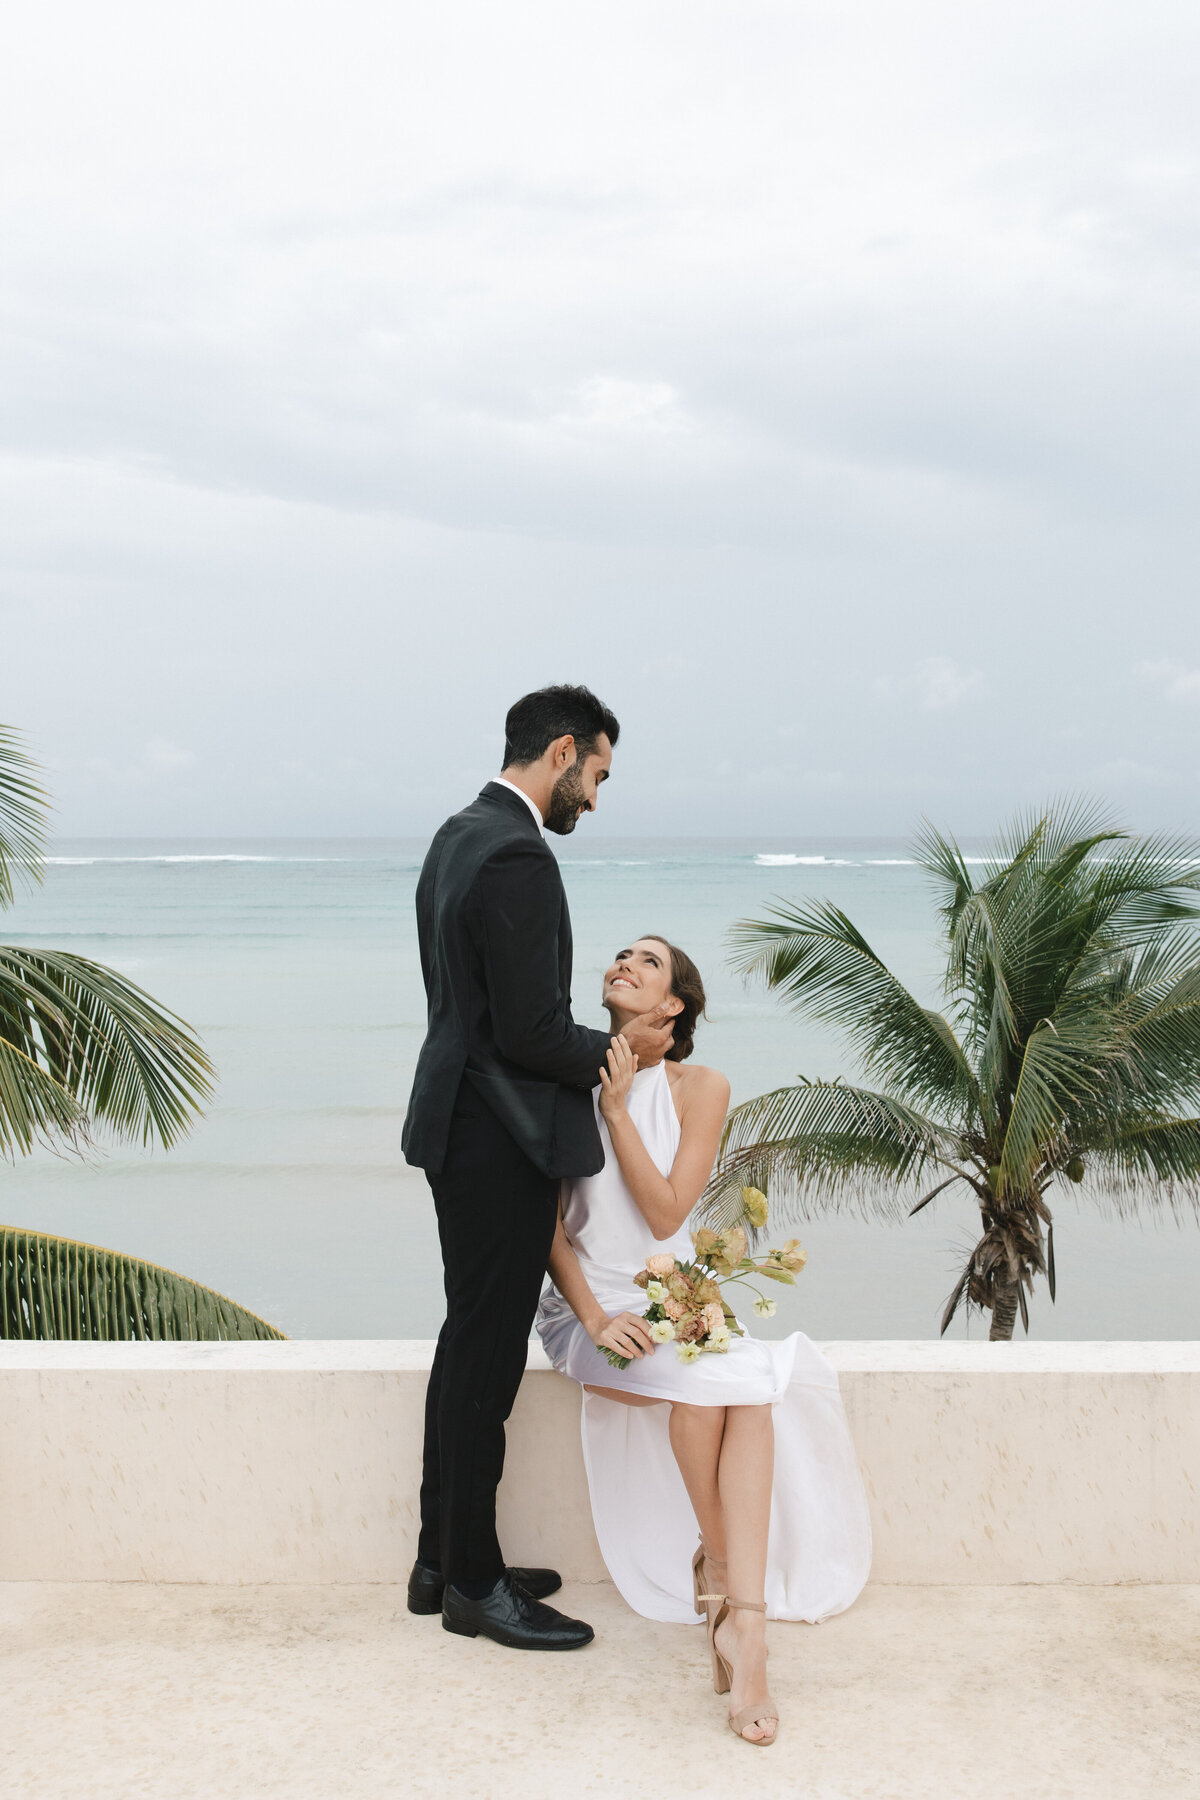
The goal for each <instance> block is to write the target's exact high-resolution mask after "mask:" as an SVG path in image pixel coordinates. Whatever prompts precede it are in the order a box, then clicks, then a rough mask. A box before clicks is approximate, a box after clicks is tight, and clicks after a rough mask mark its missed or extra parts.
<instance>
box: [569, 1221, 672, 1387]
mask: <svg viewBox="0 0 1200 1800" xmlns="http://www.w3.org/2000/svg"><path fill="white" fill-rule="evenodd" d="M546 1267H547V1270H548V1272H549V1275H550V1279H551V1281H552V1282H553V1283H554V1285H555V1287H556V1288H557V1289H558V1291H559V1293H560V1294H561V1295H562V1297H563V1299H564V1300H565V1301H566V1303H567V1305H568V1306H569V1307H570V1309H571V1311H572V1312H573V1313H574V1314H575V1317H576V1318H577V1319H578V1320H579V1323H580V1324H581V1325H582V1326H583V1329H584V1330H585V1331H586V1332H587V1334H588V1336H589V1337H590V1338H591V1340H592V1342H593V1344H595V1345H596V1346H597V1347H598V1348H599V1349H601V1350H616V1351H617V1352H618V1353H619V1354H620V1355H621V1356H631V1357H637V1356H643V1355H650V1356H652V1355H653V1354H654V1340H653V1339H652V1338H651V1336H650V1332H649V1330H648V1329H647V1326H646V1321H645V1320H644V1319H639V1318H638V1316H637V1314H636V1313H627V1312H625V1313H615V1314H613V1315H612V1317H611V1318H610V1316H609V1315H608V1313H606V1312H605V1310H604V1308H603V1307H602V1306H601V1305H600V1302H599V1301H598V1300H597V1299H596V1296H595V1294H593V1292H592V1290H591V1288H590V1287H589V1286H588V1284H587V1281H586V1279H585V1277H584V1273H583V1270H582V1269H581V1268H580V1267H579V1258H578V1257H577V1256H576V1254H575V1251H574V1250H573V1248H572V1246H571V1240H570V1238H569V1237H568V1236H567V1233H566V1228H565V1226H564V1225H563V1219H562V1205H561V1203H560V1205H559V1209H558V1223H557V1225H556V1226H555V1227H554V1242H553V1243H552V1244H551V1246H550V1259H549V1261H548V1263H547V1264H546Z"/></svg>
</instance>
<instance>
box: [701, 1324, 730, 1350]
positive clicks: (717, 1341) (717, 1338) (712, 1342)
mask: <svg viewBox="0 0 1200 1800" xmlns="http://www.w3.org/2000/svg"><path fill="white" fill-rule="evenodd" d="M732 1342H733V1334H732V1332H731V1331H730V1330H729V1328H728V1326H726V1325H722V1327H721V1329H720V1331H710V1332H709V1334H708V1346H707V1347H708V1349H710V1350H716V1351H717V1352H718V1353H719V1354H720V1355H724V1353H725V1351H726V1350H728V1348H729V1346H730V1344H732Z"/></svg>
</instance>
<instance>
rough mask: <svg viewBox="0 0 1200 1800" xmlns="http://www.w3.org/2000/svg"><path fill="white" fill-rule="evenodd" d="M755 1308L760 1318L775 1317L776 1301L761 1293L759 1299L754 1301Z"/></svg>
mask: <svg viewBox="0 0 1200 1800" xmlns="http://www.w3.org/2000/svg"><path fill="white" fill-rule="evenodd" d="M754 1310H755V1312H756V1313H757V1314H758V1316H759V1318H760V1319H773V1318H774V1317H775V1302H774V1301H773V1300H768V1299H766V1298H765V1296H764V1295H762V1294H760V1295H759V1297H758V1299H757V1300H756V1301H755V1302H754Z"/></svg>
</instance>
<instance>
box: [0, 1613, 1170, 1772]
mask: <svg viewBox="0 0 1200 1800" xmlns="http://www.w3.org/2000/svg"><path fill="white" fill-rule="evenodd" d="M560 1603H561V1604H563V1605H564V1606H565V1610H568V1611H571V1612H574V1613H575V1614H577V1615H578V1616H582V1617H584V1618H587V1619H589V1620H591V1622H592V1623H593V1624H594V1625H595V1626H596V1628H597V1642H596V1643H595V1644H594V1645H592V1646H591V1647H590V1648H588V1649H586V1650H583V1651H578V1652H574V1653H572V1654H570V1655H559V1656H544V1655H541V1656H538V1655H530V1654H520V1653H517V1652H513V1651H506V1650H501V1649H499V1648H497V1647H496V1646H494V1645H492V1644H489V1643H486V1642H484V1641H483V1640H475V1641H468V1640H464V1639H461V1638H455V1637H451V1636H449V1635H448V1634H447V1633H445V1632H443V1630H442V1629H441V1625H440V1623H439V1621H438V1620H437V1619H414V1618H410V1616H409V1614H408V1613H407V1612H406V1611H405V1608H404V1594H403V1590H402V1589H400V1588H392V1587H241V1588H220V1587H190V1586H188V1587H183V1586H181V1587H168V1586H139V1585H134V1584H122V1585H117V1584H103V1585H101V1584H97V1585H90V1584H89V1585H79V1584H72V1585H69V1586H68V1585H61V1586H60V1585H50V1584H19V1585H18V1584H14V1585H9V1586H3V1587H0V1661H2V1670H0V1681H2V1691H3V1696H4V1704H3V1715H2V1716H3V1727H2V1730H0V1792H2V1793H3V1795H4V1796H5V1800H58V1797H59V1796H64V1797H69V1800H110V1797H112V1800H116V1797H117V1796H120V1797H121V1800H191V1797H192V1796H195V1797H196V1800H201V1797H202V1800H243V1797H244V1800H276V1797H278V1800H343V1797H345V1800H384V1796H387V1797H388V1800H392V1797H397V1800H399V1797H403V1800H458V1797H460V1796H462V1797H463V1800H468V1797H470V1800H473V1797H475V1796H479V1797H480V1800H496V1797H504V1796H508V1795H512V1796H521V1800H541V1797H542V1796H549V1795H552V1796H555V1800H577V1797H580V1796H592V1795H595V1796H602V1797H603V1800H642V1797H643V1796H654V1797H655V1800H657V1797H658V1796H660V1795H663V1796H665V1795H668V1794H670V1795H676V1794H681V1795H687V1796H689V1800H709V1797H710V1796H711V1797H712V1800H717V1797H720V1800H726V1797H728V1796H738V1797H740V1796H742V1795H747V1796H750V1795H759V1794H762V1795H793V1794H794V1795H797V1796H799V1795H803V1796H805V1797H806V1800H868V1797H869V1800H910V1797H911V1800H931V1797H934V1796H936V1797H937V1800H959V1797H960V1796H961V1797H962V1800H966V1797H967V1796H970V1800H993V1797H994V1800H1017V1797H1020V1800H1060V1797H1061V1800H1076V1797H1077V1796H1086V1797H1087V1800H1140V1797H1141V1796H1153V1797H1154V1800H1174V1797H1175V1796H1179V1797H1180V1800H1183V1797H1184V1796H1187V1797H1188V1800H1196V1796H1197V1795H1200V1701H1198V1699H1197V1695H1198V1694H1200V1587H1128V1588H1119V1587H1109V1588H1083V1587H1079V1588H1075V1587H1070V1588H1068V1587H1004V1588H981V1587H973V1588H972V1587H941V1588H939V1587H871V1588H868V1590H867V1592H866V1594H865V1595H864V1596H863V1598H862V1599H861V1600H860V1601H859V1603H858V1605H857V1606H855V1607H854V1608H853V1610H852V1611H851V1612H849V1613H847V1614H846V1615H845V1616H844V1617H842V1618H840V1619H834V1620H831V1621H830V1622H829V1623H828V1624H826V1625H822V1626H820V1627H817V1628H815V1629H814V1628H811V1627H807V1626H802V1625H772V1626H771V1627H770V1628H769V1629H770V1632H771V1643H772V1647H773V1656H772V1670H773V1676H772V1679H773V1686H774V1689H775V1695H776V1698H777V1699H778V1701H779V1702H780V1706H781V1710H782V1712H783V1725H782V1727H781V1729H780V1735H779V1740H778V1742H777V1743H776V1745H775V1746H774V1748H772V1749H771V1750H754V1749H751V1748H750V1747H749V1746H748V1745H743V1744H739V1743H737V1742H736V1740H735V1739H734V1738H733V1737H732V1735H731V1734H730V1733H729V1732H728V1730H727V1729H726V1728H725V1726H724V1724H723V1716H722V1702H721V1701H720V1700H718V1699H717V1698H716V1696H715V1695H714V1694H713V1693H712V1690H711V1687H710V1686H709V1685H708V1682H707V1672H706V1661H705V1657H704V1641H703V1637H702V1635H701V1633H700V1630H699V1629H698V1628H697V1629H696V1630H695V1631H692V1630H689V1629H688V1628H687V1627H681V1626H668V1625H654V1624H651V1623H649V1622H648V1621H647V1620H644V1619H639V1618H637V1617H635V1616H634V1615H632V1614H631V1613H629V1612H628V1610H627V1609H626V1608H625V1606H624V1604H623V1603H622V1601H621V1600H620V1598H619V1597H618V1596H617V1594H616V1593H615V1592H614V1590H613V1589H612V1588H610V1587H608V1586H598V1587H586V1588H584V1587H574V1588H569V1589H567V1590H566V1591H565V1593H564V1595H563V1597H562V1601H561V1602H560Z"/></svg>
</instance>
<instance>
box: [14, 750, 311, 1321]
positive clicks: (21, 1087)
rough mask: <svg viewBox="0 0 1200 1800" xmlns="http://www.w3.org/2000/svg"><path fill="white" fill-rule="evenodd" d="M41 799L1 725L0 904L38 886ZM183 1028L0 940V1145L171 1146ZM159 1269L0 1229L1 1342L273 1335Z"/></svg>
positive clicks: (124, 993)
mask: <svg viewBox="0 0 1200 1800" xmlns="http://www.w3.org/2000/svg"><path fill="white" fill-rule="evenodd" d="M47 812H48V802H47V798H46V795H45V792H44V791H43V789H42V788H41V786H40V784H39V782H38V780H37V772H36V769H35V767H34V765H33V763H31V762H30V760H29V758H28V757H27V756H25V755H24V753H23V752H22V750H21V748H20V744H19V741H18V739H17V737H16V735H15V733H13V732H12V731H10V730H8V729H6V728H5V727H3V726H0V908H2V907H6V906H11V904H12V902H13V899H14V897H15V893H16V886H17V882H18V880H20V879H23V880H24V881H25V882H26V883H35V882H37V881H40V879H41V875H42V866H43V864H42V853H43V848H44V842H45V826H46V816H47ZM212 1083H213V1067H212V1064H211V1063H210V1062H209V1059H208V1057H207V1055H206V1054H205V1051H204V1049H203V1047H202V1045H201V1044H200V1043H199V1042H198V1040H197V1039H196V1038H195V1037H194V1036H193V1034H192V1032H191V1031H190V1030H189V1029H188V1027H187V1026H186V1025H185V1024H184V1023H183V1021H182V1020H181V1019H177V1018H175V1017H174V1015H173V1014H171V1013H168V1012H164V1011H163V1009H162V1008H161V1007H159V1006H157V1005H156V1004H155V1002H154V1001H153V1000H152V999H151V997H150V996H149V994H146V993H144V992H143V991H142V989H141V988H138V987H135V986H134V984H133V983H132V982H130V981H126V980H125V979H124V977H123V976H121V975H118V974H117V973H116V971H115V970H113V969H107V968H105V967H104V965H103V964H101V963H94V962H89V961H88V960H87V958H86V957H82V956H74V955H71V954H69V953H67V952H64V951H59V950H33V949H29V948H27V947H26V946H24V945H13V944H4V945H0V1154H2V1155H3V1156H4V1157H6V1158H7V1159H8V1160H10V1161H11V1160H12V1159H13V1158H15V1157H16V1156H28V1155H29V1154H30V1152H31V1151H32V1150H33V1149H34V1148H35V1147H37V1146H38V1145H44V1146H49V1147H51V1148H54V1149H58V1150H66V1151H77V1152H81V1151H85V1150H87V1149H89V1148H90V1147H91V1146H92V1145H93V1143H94V1141H95V1131H96V1128H97V1127H103V1128H106V1129H107V1130H108V1131H109V1132H111V1133H112V1134H114V1135H116V1136H117V1137H123V1138H129V1139H133V1140H134V1141H136V1142H140V1143H142V1144H151V1143H155V1142H157V1143H159V1144H161V1145H162V1146H163V1147H164V1148H168V1149H169V1148H170V1146H171V1145H172V1144H173V1143H174V1142H175V1141H176V1139H177V1138H179V1137H180V1136H181V1135H182V1134H183V1133H184V1132H185V1131H187V1130H188V1129H189V1127H190V1126H191V1124H192V1122H193V1121H194V1120H195V1118H197V1117H198V1116H199V1114H200V1112H201V1109H202V1106H203V1104H204V1102H205V1101H206V1100H208V1099H209V1097H210V1096H211V1093H212ZM281 1335H282V1333H280V1332H278V1331H276V1330H275V1329H274V1327H273V1326H270V1325H267V1324H266V1323H265V1322H264V1321H263V1320H262V1319H259V1318H256V1317H255V1315H254V1314H253V1313H250V1312H247V1311H246V1310H245V1309H244V1308H242V1307H239V1306H236V1305H235V1304H234V1303H233V1302H232V1301H231V1300H227V1299H225V1297H224V1296H223V1295H221V1294H216V1293H214V1292H213V1291H212V1289H210V1288H205V1287H201V1286H200V1285H199V1283H197V1282H193V1281H188V1280H187V1279H186V1278H185V1277H184V1276H181V1275H175V1274H173V1273H172V1272H171V1271H170V1270H168V1269H159V1268H157V1267H155V1265H153V1264H151V1263H144V1262H140V1261H138V1260H137V1259H136V1258H133V1257H128V1256H122V1255H120V1254H118V1253H117V1252H115V1251H111V1250H101V1249H98V1248H97V1247H96V1246H94V1245H90V1244H77V1243H74V1242H73V1241H71V1240H68V1239H66V1238H57V1237H52V1236H50V1235H48V1234H46V1233H44V1232H31V1231H19V1230H15V1229H11V1228H0V1338H11V1337H18V1338H277V1337H280V1336H281Z"/></svg>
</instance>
